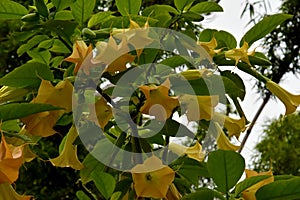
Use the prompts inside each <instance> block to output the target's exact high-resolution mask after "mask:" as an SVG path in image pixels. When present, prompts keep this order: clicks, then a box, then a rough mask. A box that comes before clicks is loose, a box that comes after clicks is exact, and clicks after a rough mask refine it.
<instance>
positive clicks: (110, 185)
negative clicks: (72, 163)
mask: <svg viewBox="0 0 300 200" xmlns="http://www.w3.org/2000/svg"><path fill="white" fill-rule="evenodd" d="M92 178H93V181H94V183H95V185H96V187H97V189H98V190H99V191H100V193H101V194H102V195H103V196H104V198H105V199H109V197H110V196H111V195H112V194H113V192H114V190H115V187H116V180H115V179H114V177H113V176H112V175H110V174H109V173H105V172H101V171H93V172H92Z"/></svg>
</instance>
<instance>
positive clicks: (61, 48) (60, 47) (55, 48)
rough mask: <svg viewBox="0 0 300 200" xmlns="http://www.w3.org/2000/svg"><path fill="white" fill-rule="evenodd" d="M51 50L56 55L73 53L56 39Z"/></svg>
mask: <svg viewBox="0 0 300 200" xmlns="http://www.w3.org/2000/svg"><path fill="white" fill-rule="evenodd" d="M49 50H50V51H51V52H55V53H71V51H70V49H68V47H66V45H65V44H64V43H63V42H62V41H61V40H59V39H54V42H53V45H52V47H51V49H49Z"/></svg>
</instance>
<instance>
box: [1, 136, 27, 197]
mask: <svg viewBox="0 0 300 200" xmlns="http://www.w3.org/2000/svg"><path fill="white" fill-rule="evenodd" d="M22 164H23V157H22V147H15V146H13V145H9V144H7V143H6V140H5V137H4V135H3V133H2V137H1V143H0V185H1V184H2V183H6V182H7V183H10V184H11V183H13V182H15V181H16V180H17V179H18V176H19V168H20V167H21V165H22ZM0 196H1V193H0Z"/></svg>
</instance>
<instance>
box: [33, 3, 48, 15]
mask: <svg viewBox="0 0 300 200" xmlns="http://www.w3.org/2000/svg"><path fill="white" fill-rule="evenodd" d="M34 4H35V6H36V9H37V10H38V12H39V14H41V15H42V16H43V17H48V15H49V10H48V8H47V6H46V4H45V2H44V0H34Z"/></svg>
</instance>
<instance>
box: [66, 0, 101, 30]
mask: <svg viewBox="0 0 300 200" xmlns="http://www.w3.org/2000/svg"><path fill="white" fill-rule="evenodd" d="M95 3H96V0H88V1H86V0H77V1H76V2H75V3H73V4H72V5H71V11H72V13H73V15H74V18H75V20H76V21H77V22H78V23H79V24H80V25H81V26H82V27H83V24H84V22H85V21H86V20H88V19H89V18H90V17H91V14H92V12H93V10H94V8H95Z"/></svg>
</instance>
